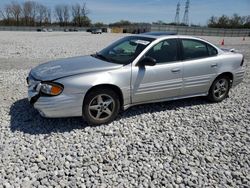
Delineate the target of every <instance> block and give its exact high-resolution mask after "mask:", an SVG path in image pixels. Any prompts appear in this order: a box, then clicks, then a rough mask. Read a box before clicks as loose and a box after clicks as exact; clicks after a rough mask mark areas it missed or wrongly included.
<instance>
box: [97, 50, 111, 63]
mask: <svg viewBox="0 0 250 188" xmlns="http://www.w3.org/2000/svg"><path fill="white" fill-rule="evenodd" d="M95 57H98V58H100V59H102V60H104V61H108V62H111V61H110V59H108V58H107V57H105V56H104V55H102V54H100V53H98V52H96V54H95Z"/></svg>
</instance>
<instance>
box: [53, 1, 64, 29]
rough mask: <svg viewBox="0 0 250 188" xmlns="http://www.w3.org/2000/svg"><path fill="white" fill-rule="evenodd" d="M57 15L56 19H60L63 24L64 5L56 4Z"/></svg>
mask: <svg viewBox="0 0 250 188" xmlns="http://www.w3.org/2000/svg"><path fill="white" fill-rule="evenodd" d="M55 16H56V19H57V20H58V21H59V24H60V25H61V26H62V25H63V5H56V6H55Z"/></svg>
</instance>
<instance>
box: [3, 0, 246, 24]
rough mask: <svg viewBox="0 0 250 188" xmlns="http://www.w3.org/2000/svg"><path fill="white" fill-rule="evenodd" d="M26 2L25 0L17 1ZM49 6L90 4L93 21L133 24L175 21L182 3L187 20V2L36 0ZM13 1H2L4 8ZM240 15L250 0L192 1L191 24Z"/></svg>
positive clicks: (170, 0)
mask: <svg viewBox="0 0 250 188" xmlns="http://www.w3.org/2000/svg"><path fill="white" fill-rule="evenodd" d="M14 1H17V2H20V3H23V2H24V1H25V0H14ZM33 1H37V2H40V3H42V4H44V5H47V6H49V7H54V6H55V5H57V4H69V5H71V4H74V3H76V2H83V1H84V2H86V3H87V7H88V8H89V10H90V14H89V17H90V19H91V20H92V22H94V23H95V22H103V23H112V22H116V21H119V20H121V19H123V20H129V21H132V22H156V21H158V20H162V21H164V22H173V21H174V18H175V12H176V5H177V3H178V2H180V3H181V11H180V20H182V18H183V14H184V10H185V2H186V0H33ZM10 2H11V0H0V7H1V8H3V7H4V5H5V4H7V3H10ZM234 13H237V14H239V15H241V16H244V15H250V0H190V13H189V22H190V24H199V25H206V24H207V21H208V19H209V18H210V17H211V16H221V15H222V14H226V15H228V16H231V15H233V14H234Z"/></svg>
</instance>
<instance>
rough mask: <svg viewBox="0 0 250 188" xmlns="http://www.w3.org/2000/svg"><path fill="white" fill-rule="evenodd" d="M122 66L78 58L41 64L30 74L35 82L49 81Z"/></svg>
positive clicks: (89, 57)
mask: <svg viewBox="0 0 250 188" xmlns="http://www.w3.org/2000/svg"><path fill="white" fill-rule="evenodd" d="M122 66H123V65H120V64H115V63H109V62H106V61H102V60H100V59H97V58H95V57H92V56H80V57H72V58H67V59H60V60H56V61H50V62H48V63H44V64H41V65H39V66H37V67H35V68H33V69H32V70H31V72H30V73H31V75H32V76H33V77H34V78H35V79H37V80H43V81H49V80H55V79H59V78H63V77H67V76H72V75H76V74H82V73H89V72H96V71H105V70H111V69H116V68H120V67H122Z"/></svg>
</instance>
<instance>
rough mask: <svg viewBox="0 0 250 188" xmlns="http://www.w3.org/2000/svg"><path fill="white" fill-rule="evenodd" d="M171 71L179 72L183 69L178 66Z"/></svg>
mask: <svg viewBox="0 0 250 188" xmlns="http://www.w3.org/2000/svg"><path fill="white" fill-rule="evenodd" d="M171 71H172V72H173V73H178V72H181V69H179V68H176V69H172V70H171Z"/></svg>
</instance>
